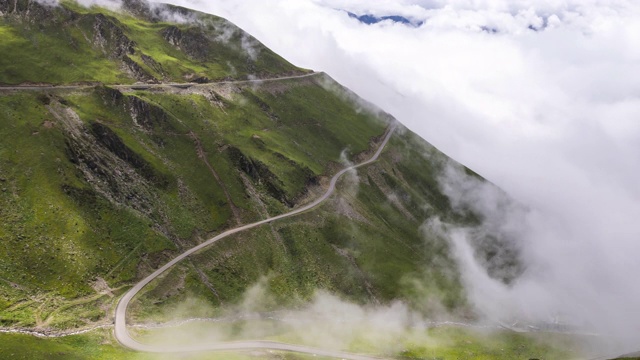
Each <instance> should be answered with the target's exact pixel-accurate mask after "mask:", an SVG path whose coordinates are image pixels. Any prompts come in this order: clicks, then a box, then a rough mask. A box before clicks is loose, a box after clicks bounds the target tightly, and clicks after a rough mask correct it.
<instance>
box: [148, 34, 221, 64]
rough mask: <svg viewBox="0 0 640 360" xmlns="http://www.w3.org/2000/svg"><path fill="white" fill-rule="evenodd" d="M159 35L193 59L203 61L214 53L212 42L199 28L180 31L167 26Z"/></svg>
mask: <svg viewBox="0 0 640 360" xmlns="http://www.w3.org/2000/svg"><path fill="white" fill-rule="evenodd" d="M161 34H162V36H163V37H164V39H165V40H167V42H168V43H169V44H171V45H173V46H175V47H176V48H177V49H178V50H181V51H182V52H184V53H185V54H187V55H188V56H189V57H191V58H193V59H196V60H200V61H205V60H208V59H209V58H210V56H211V55H212V54H213V53H214V52H213V51H212V48H213V47H214V46H213V40H212V39H210V38H209V37H208V36H207V35H206V34H205V33H204V31H203V30H202V29H201V28H199V27H190V28H187V29H185V30H182V29H180V28H179V27H177V26H169V27H167V28H165V29H164V30H162V32H161Z"/></svg>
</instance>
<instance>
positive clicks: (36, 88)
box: [0, 72, 324, 92]
mask: <svg viewBox="0 0 640 360" xmlns="http://www.w3.org/2000/svg"><path fill="white" fill-rule="evenodd" d="M320 74H324V73H323V72H310V73H308V74H302V75H292V76H281V77H274V78H268V79H247V80H223V81H212V82H208V83H160V84H148V83H140V84H131V85H107V86H108V87H111V88H114V89H118V90H149V89H170V88H178V89H188V88H192V87H206V86H210V85H227V84H237V85H242V84H260V83H268V82H274V81H283V80H293V79H302V78H306V77H311V76H316V75H320ZM100 85H102V84H82V85H13V86H0V92H13V91H51V90H63V91H64V90H85V89H92V88H95V87H97V86H100Z"/></svg>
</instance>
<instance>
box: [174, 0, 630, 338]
mask: <svg viewBox="0 0 640 360" xmlns="http://www.w3.org/2000/svg"><path fill="white" fill-rule="evenodd" d="M174 3H177V4H180V5H184V6H188V7H192V8H196V9H200V10H205V11H208V12H212V13H214V14H217V15H220V16H223V17H226V18H228V19H230V20H231V21H233V22H234V23H236V24H238V25H239V26H240V27H242V28H244V29H245V30H247V31H249V32H250V33H251V34H252V35H254V36H256V37H257V38H258V39H259V40H260V41H262V42H264V43H265V44H266V45H267V46H268V47H270V48H272V49H273V50H274V51H276V52H278V53H280V54H281V55H283V56H284V57H285V58H287V59H289V60H290V61H292V62H293V63H295V64H296V65H299V66H302V67H307V68H312V69H315V70H322V71H326V72H327V73H329V75H331V76H332V77H333V78H335V79H336V80H338V81H339V82H340V83H342V84H344V85H346V86H347V87H349V88H350V89H352V90H354V91H355V92H356V93H358V94H360V95H361V96H363V97H364V98H366V99H367V100H369V101H371V102H372V103H374V104H376V105H378V106H380V107H381V108H383V109H384V110H385V111H388V112H389V113H391V114H392V115H394V116H395V117H396V118H398V119H399V120H400V121H401V122H403V123H404V124H405V125H407V126H408V127H409V128H410V129H412V130H414V131H416V132H417V133H418V134H420V135H421V136H422V137H423V138H425V139H426V140H428V141H429V142H431V143H432V144H434V145H435V146H436V147H438V148H439V149H441V150H443V151H444V152H445V153H447V154H448V155H450V156H452V157H453V158H455V159H456V160H458V161H460V162H462V163H464V164H465V165H467V166H469V167H470V168H472V169H473V170H475V171H477V172H478V173H480V174H482V175H483V176H485V177H486V178H488V179H489V180H490V181H492V182H493V183H495V184H497V185H498V186H499V187H501V188H502V189H504V190H505V191H506V192H508V193H509V194H510V195H511V196H512V197H514V198H515V199H516V200H517V201H519V202H520V203H522V204H524V205H526V206H527V208H529V212H528V213H527V215H526V216H524V218H521V219H520V220H521V224H522V226H521V229H522V230H523V231H522V232H521V233H519V239H520V240H519V241H520V243H521V244H522V254H523V257H524V261H525V262H526V264H527V268H526V271H525V272H524V273H523V275H522V276H521V278H520V280H519V281H518V282H517V283H516V284H515V285H513V286H506V285H504V284H501V283H497V282H496V283H494V282H492V281H494V280H492V279H491V278H489V277H485V278H483V276H484V275H483V274H482V269H481V268H478V267H474V266H472V265H473V263H469V262H468V261H467V262H463V264H466V265H464V267H465V269H466V270H467V271H466V273H467V276H469V279H474V278H477V280H478V281H480V280H482V282H481V283H484V284H487V286H491V287H492V288H495V289H499V290H496V291H492V292H486V291H483V290H482V289H479V288H477V287H473V286H471V285H470V290H471V296H472V297H473V298H474V300H475V302H476V303H477V305H478V307H479V308H481V309H483V310H484V311H486V312H488V313H491V314H492V315H495V316H498V315H500V314H497V313H496V312H500V311H501V309H509V311H508V312H509V315H510V316H511V315H513V314H512V313H520V315H521V316H523V317H527V318H539V319H542V320H544V319H548V318H549V316H551V315H553V314H561V315H562V316H563V317H564V319H566V321H567V322H570V323H574V324H580V325H584V326H585V327H590V328H592V329H596V330H598V331H599V332H601V333H606V334H614V335H615V334H625V335H629V334H632V335H633V334H640V328H638V326H639V325H638V324H640V311H639V310H638V308H637V305H636V302H637V299H640V282H638V281H637V280H636V278H635V277H636V274H638V273H640V262H639V261H637V254H638V253H640V222H639V221H638V218H639V217H640V186H638V184H640V121H638V114H639V113H640V71H638V64H639V60H640V47H639V46H638V44H640V9H639V6H640V5H638V3H637V2H632V1H625V0H615V1H602V0H582V1H578V0H562V1H561V0H544V1H532V0H518V1H506V0H504V1H500V0H498V1H483V0H480V1H469V0H453V1H444V0H422V1H420V0H413V1H411V0H401V1H390V0H385V1H376V2H371V1H367V2H365V1H356V0H349V1H346V0H345V1H337V0H335V1H334V0H331V1H330V0H274V1H270V2H268V3H267V2H263V1H259V0H246V1H242V2H237V1H232V0H223V1H217V2H197V1H189V0H174ZM336 8H344V9H347V10H350V11H354V10H357V11H358V12H370V13H373V14H376V15H391V14H398V15H402V16H407V17H409V16H411V17H413V18H416V19H421V20H424V21H425V23H424V25H422V26H420V27H418V28H411V27H406V26H402V25H400V24H390V23H381V24H377V25H371V26H367V25H363V24H360V23H358V22H357V20H355V19H350V18H349V17H348V16H347V15H346V13H344V12H343V11H338V10H336ZM471 194H473V192H471ZM487 203H488V202H487ZM520 220H519V221H520ZM456 236H457V237H458V238H457V240H456V238H454V242H455V243H456V244H457V249H458V255H459V256H460V257H459V259H467V260H469V259H470V258H469V257H468V256H466V255H465V254H466V252H467V251H468V249H465V248H464V247H465V243H466V239H465V238H464V236H466V234H464V233H459V234H457V235H456ZM465 256H466V257H465ZM461 261H462V260H461ZM483 279H484V280H483ZM492 303H493V304H496V303H498V304H503V305H504V306H493V307H491V306H489V304H492ZM638 337H640V336H638ZM638 340H640V339H639V338H635V339H632V341H630V343H632V342H635V344H637V343H638Z"/></svg>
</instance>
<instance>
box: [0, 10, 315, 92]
mask: <svg viewBox="0 0 640 360" xmlns="http://www.w3.org/2000/svg"><path fill="white" fill-rule="evenodd" d="M42 3H45V2H42ZM42 3H41V2H36V1H30V0H16V1H14V0H1V1H0V12H2V14H3V16H0V38H1V39H2V41H0V53H1V54H3V56H2V57H0V68H1V69H2V72H0V84H19V83H28V82H30V83H57V84H59V83H77V82H96V81H97V82H103V83H108V84H113V83H133V82H136V81H142V82H158V81H165V82H166V81H173V82H188V81H201V82H203V81H210V80H219V79H235V78H247V76H254V77H257V78H261V77H273V76H278V75H291V74H299V73H302V72H303V70H301V69H299V68H296V67H295V66H293V65H291V64H290V63H288V62H287V61H285V60H284V59H282V58H281V57H280V56H278V55H276V54H275V53H273V52H272V51H271V50H269V49H267V48H266V47H264V46H263V45H262V44H261V43H259V42H258V41H257V40H256V39H254V38H253V37H251V36H250V35H249V34H247V33H245V32H243V31H242V30H240V29H239V28H237V27H236V26H235V25H233V24H231V23H230V22H228V21H226V20H224V19H221V18H218V17H216V16H212V15H205V14H201V13H196V12H192V11H189V12H187V11H186V9H182V8H179V7H173V6H168V5H166V6H162V7H152V8H149V5H148V4H146V3H144V2H141V1H133V0H131V1H125V2H124V3H123V8H124V10H125V11H119V12H115V11H108V10H105V9H102V8H96V7H93V8H89V9H87V8H84V7H81V6H79V5H77V4H76V3H75V2H73V1H62V2H61V4H60V5H58V6H49V5H43V4H42ZM141 13H144V14H145V16H143V17H140V16H136V14H138V15H139V14H141ZM169 19H183V20H184V21H185V22H183V23H172V22H168V20H169ZM187 20H188V22H186V21H187ZM7 54H8V55H9V56H7Z"/></svg>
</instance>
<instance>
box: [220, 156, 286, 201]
mask: <svg viewBox="0 0 640 360" xmlns="http://www.w3.org/2000/svg"><path fill="white" fill-rule="evenodd" d="M226 151H227V155H228V156H229V159H230V160H231V161H232V162H233V164H234V165H235V166H236V167H237V168H239V169H240V170H241V171H242V172H244V173H245V174H247V175H249V178H251V180H252V181H253V182H254V183H255V184H257V185H258V186H263V187H264V189H265V190H266V191H267V193H268V194H269V195H270V196H271V197H273V198H274V199H277V200H278V201H280V202H281V203H283V204H285V205H287V206H289V207H291V206H293V204H292V202H291V201H290V200H289V199H288V198H287V194H286V192H285V191H284V189H283V187H284V184H283V183H282V181H281V180H280V179H278V177H277V176H276V175H275V174H274V173H272V172H271V170H269V167H268V166H267V165H265V164H264V163H262V162H261V161H259V160H255V159H252V158H250V157H248V156H246V155H245V154H243V153H242V151H240V149H238V148H235V147H233V146H229V147H228V148H227V150H226Z"/></svg>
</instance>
